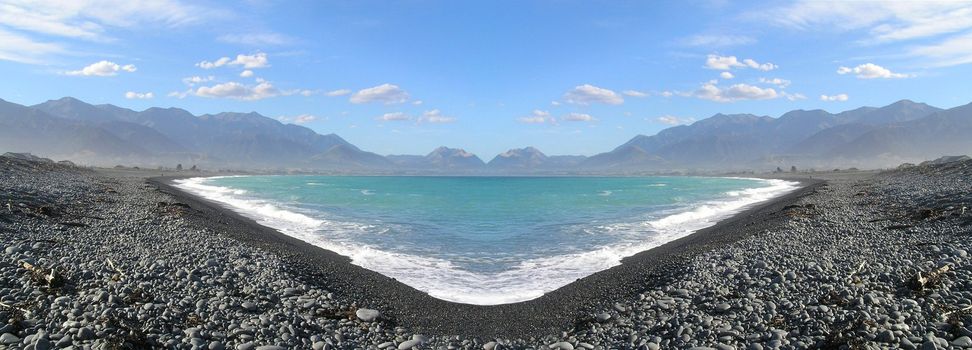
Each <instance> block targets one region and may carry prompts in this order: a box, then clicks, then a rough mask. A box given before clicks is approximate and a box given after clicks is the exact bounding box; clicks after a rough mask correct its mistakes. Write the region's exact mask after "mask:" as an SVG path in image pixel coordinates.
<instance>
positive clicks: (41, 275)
mask: <svg viewBox="0 0 972 350" xmlns="http://www.w3.org/2000/svg"><path fill="white" fill-rule="evenodd" d="M20 264H21V265H23V267H24V269H25V270H27V271H29V272H30V274H31V276H32V277H33V278H34V280H36V281H38V282H43V283H45V284H47V286H48V287H53V286H54V285H56V284H58V283H59V282H60V281H61V277H60V276H59V275H58V274H57V271H56V270H54V269H51V272H49V273H48V272H47V271H44V269H43V268H40V267H38V266H36V265H33V264H31V263H29V262H26V261H21V262H20Z"/></svg>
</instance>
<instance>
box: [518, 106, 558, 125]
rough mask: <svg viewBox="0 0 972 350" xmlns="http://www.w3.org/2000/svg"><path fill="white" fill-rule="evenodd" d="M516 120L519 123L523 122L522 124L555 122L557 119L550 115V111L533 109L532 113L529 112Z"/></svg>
mask: <svg viewBox="0 0 972 350" xmlns="http://www.w3.org/2000/svg"><path fill="white" fill-rule="evenodd" d="M517 120H518V121H519V122H520V123H524V124H543V123H550V124H556V123H557V119H555V118H554V117H553V116H551V115H550V112H547V111H542V110H539V109H535V110H533V112H532V113H530V115H528V116H524V117H520V118H517Z"/></svg>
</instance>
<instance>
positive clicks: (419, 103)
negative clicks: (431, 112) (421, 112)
mask: <svg viewBox="0 0 972 350" xmlns="http://www.w3.org/2000/svg"><path fill="white" fill-rule="evenodd" d="M423 103H425V101H422V100H415V101H412V105H413V106H421V105H422V104H423Z"/></svg>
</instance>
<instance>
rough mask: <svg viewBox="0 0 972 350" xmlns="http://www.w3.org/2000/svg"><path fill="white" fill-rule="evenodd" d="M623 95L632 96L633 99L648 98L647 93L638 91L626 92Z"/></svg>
mask: <svg viewBox="0 0 972 350" xmlns="http://www.w3.org/2000/svg"><path fill="white" fill-rule="evenodd" d="M621 93H622V94H624V95H625V96H631V97H648V93H647V92H641V91H638V90H624V91H622V92H621Z"/></svg>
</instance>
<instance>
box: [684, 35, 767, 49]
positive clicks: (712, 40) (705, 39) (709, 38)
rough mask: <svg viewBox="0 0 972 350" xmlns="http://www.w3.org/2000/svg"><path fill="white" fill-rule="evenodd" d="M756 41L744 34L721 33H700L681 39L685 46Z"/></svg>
mask: <svg viewBox="0 0 972 350" xmlns="http://www.w3.org/2000/svg"><path fill="white" fill-rule="evenodd" d="M755 42H756V39H755V38H753V37H750V36H745V35H722V34H701V35H694V36H690V37H688V38H686V39H685V40H682V44H684V45H687V46H700V47H728V46H739V45H749V44H753V43H755Z"/></svg>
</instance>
